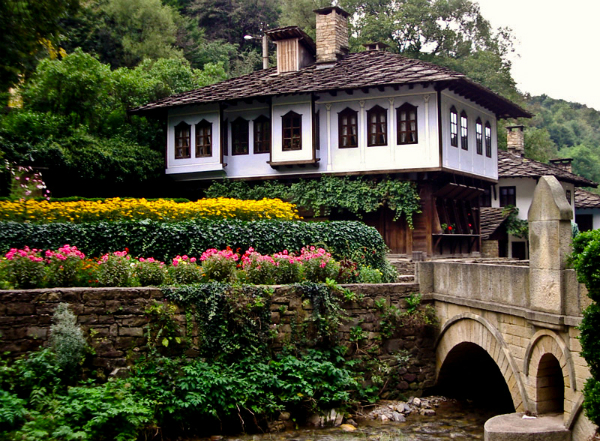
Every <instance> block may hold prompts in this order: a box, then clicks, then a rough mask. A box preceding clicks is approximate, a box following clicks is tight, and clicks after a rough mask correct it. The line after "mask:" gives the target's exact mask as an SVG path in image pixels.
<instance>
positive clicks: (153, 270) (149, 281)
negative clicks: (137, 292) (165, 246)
mask: <svg viewBox="0 0 600 441" xmlns="http://www.w3.org/2000/svg"><path fill="white" fill-rule="evenodd" d="M167 274H168V273H167V269H166V268H165V263H164V262H161V261H158V260H154V259H153V258H152V257H149V258H147V259H144V258H143V257H140V258H139V259H136V261H135V265H134V267H133V277H135V278H136V279H137V281H138V282H139V284H140V285H141V286H150V285H153V286H158V285H162V284H163V283H164V282H165V281H166V279H167Z"/></svg>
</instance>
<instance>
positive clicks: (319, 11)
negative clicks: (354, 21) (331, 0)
mask: <svg viewBox="0 0 600 441" xmlns="http://www.w3.org/2000/svg"><path fill="white" fill-rule="evenodd" d="M331 11H336V12H337V13H338V14H340V15H343V16H344V17H346V18H348V17H350V14H348V13H347V12H346V11H344V10H343V9H342V8H340V7H339V6H329V7H327V8H321V9H315V10H314V11H313V12H314V13H316V14H321V15H327V14H329V13H330V12H331Z"/></svg>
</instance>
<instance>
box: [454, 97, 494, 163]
mask: <svg viewBox="0 0 600 441" xmlns="http://www.w3.org/2000/svg"><path fill="white" fill-rule="evenodd" d="M484 136H485V156H487V157H488V158H491V157H492V126H491V124H490V122H489V121H486V122H485V132H484V127H483V122H482V121H481V118H477V120H476V121H475V145H476V147H477V154H478V155H483V139H484ZM450 145H451V146H452V147H458V111H457V110H456V107H454V106H452V107H450ZM460 148H461V149H463V150H469V119H468V118H467V112H465V111H464V110H463V111H462V112H460Z"/></svg>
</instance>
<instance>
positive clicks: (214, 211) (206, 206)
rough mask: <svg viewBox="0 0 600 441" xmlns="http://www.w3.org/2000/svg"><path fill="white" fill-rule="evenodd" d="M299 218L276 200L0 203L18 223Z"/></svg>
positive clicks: (3, 213) (2, 214)
mask: <svg viewBox="0 0 600 441" xmlns="http://www.w3.org/2000/svg"><path fill="white" fill-rule="evenodd" d="M199 218H201V219H228V218H237V219H243V220H253V219H282V220H292V219H299V217H298V211H297V210H296V208H295V206H294V205H293V204H290V203H289V202H282V201H281V200H279V199H262V200H260V201H252V200H251V201H243V200H238V199H228V198H215V199H200V200H198V201H196V202H189V201H188V202H176V201H174V200H171V199H157V200H147V199H131V198H126V199H121V198H113V199H103V200H102V199H100V200H76V201H66V202H54V201H51V202H49V201H46V200H42V201H37V200H32V199H30V200H26V201H23V200H4V201H0V219H2V220H11V221H17V222H24V221H27V222H34V223H49V222H75V223H82V222H97V221H117V220H142V219H152V220H156V221H168V222H180V221H183V220H192V219H199Z"/></svg>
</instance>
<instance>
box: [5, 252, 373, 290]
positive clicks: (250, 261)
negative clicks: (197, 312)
mask: <svg viewBox="0 0 600 441" xmlns="http://www.w3.org/2000/svg"><path fill="white" fill-rule="evenodd" d="M44 256H45V259H44V258H43V257H42V254H41V250H38V249H30V248H28V247H25V248H23V249H21V250H19V249H16V248H13V249H11V250H10V251H9V252H8V253H7V254H6V257H5V258H4V259H2V260H0V289H7V288H8V289H10V288H13V287H14V288H35V287H45V286H51V287H52V286H65V287H68V286H150V285H154V286H159V285H164V284H175V285H188V284H194V283H203V282H208V281H217V282H233V281H236V280H237V281H239V282H246V283H250V284H260V285H271V284H291V283H299V282H304V281H308V282H312V283H317V282H326V281H327V280H328V279H329V280H334V281H336V282H338V283H344V282H354V281H359V282H365V283H380V282H381V281H382V278H383V277H382V272H381V271H380V270H378V269H373V268H370V267H368V266H364V265H361V266H360V271H358V270H357V267H358V265H357V264H356V263H354V262H352V261H349V260H344V261H342V264H340V263H338V262H336V261H335V260H334V259H333V257H332V256H331V254H330V253H329V252H327V251H326V250H325V249H323V248H316V247H314V246H311V247H304V248H302V251H301V252H300V253H299V254H295V253H290V252H288V251H287V250H284V251H282V252H280V253H275V254H273V255H271V256H269V255H262V254H260V253H258V252H256V251H255V250H254V248H252V247H250V248H248V250H247V251H246V252H245V253H244V254H243V255H241V257H240V255H239V254H238V253H236V252H234V251H233V250H232V249H231V248H226V249H224V250H217V249H215V248H211V249H208V250H206V251H205V252H204V253H202V255H201V257H200V259H198V260H197V259H196V258H195V257H188V256H187V255H183V256H177V257H175V258H174V259H173V260H172V262H171V265H169V266H168V267H167V265H165V263H164V262H161V261H158V260H155V259H153V258H152V257H149V258H143V257H139V258H132V256H131V255H130V254H129V250H128V249H127V248H126V249H125V250H124V251H116V252H113V253H108V254H105V255H103V256H102V257H101V258H100V259H95V260H93V259H86V258H85V255H84V254H83V253H82V252H81V251H79V250H78V249H77V247H74V246H70V245H64V246H62V247H60V248H59V249H58V250H56V251H51V250H48V251H46V252H45V253H44Z"/></svg>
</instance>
